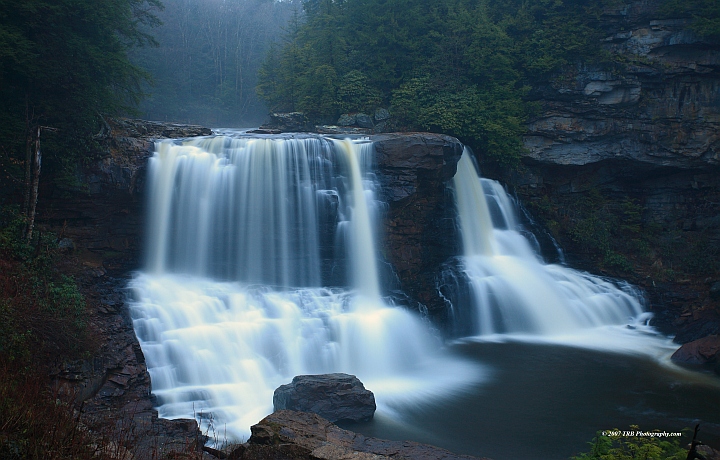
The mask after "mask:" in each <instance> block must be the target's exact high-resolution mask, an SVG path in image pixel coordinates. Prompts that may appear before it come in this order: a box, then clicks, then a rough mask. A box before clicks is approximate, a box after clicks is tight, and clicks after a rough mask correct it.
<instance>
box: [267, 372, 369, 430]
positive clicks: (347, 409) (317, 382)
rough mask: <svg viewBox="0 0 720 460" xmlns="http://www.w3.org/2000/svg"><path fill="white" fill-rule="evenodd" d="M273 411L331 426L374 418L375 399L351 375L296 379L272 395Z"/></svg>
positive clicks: (300, 377)
mask: <svg viewBox="0 0 720 460" xmlns="http://www.w3.org/2000/svg"><path fill="white" fill-rule="evenodd" d="M273 406H274V407H275V410H276V411H279V410H284V409H288V410H296V411H302V412H312V413H314V414H318V415H320V416H322V417H324V418H326V419H328V420H330V421H331V422H336V421H339V420H348V421H354V422H359V421H367V420H370V419H372V418H373V415H374V414H375V396H374V395H373V394H372V392H371V391H369V390H366V389H365V386H364V385H363V384H362V382H361V381H360V380H358V378H357V377H355V376H354V375H348V374H319V375H298V376H296V377H295V378H293V380H292V382H291V383H288V384H287V385H282V386H280V387H278V388H277V389H276V390H275V393H274V394H273Z"/></svg>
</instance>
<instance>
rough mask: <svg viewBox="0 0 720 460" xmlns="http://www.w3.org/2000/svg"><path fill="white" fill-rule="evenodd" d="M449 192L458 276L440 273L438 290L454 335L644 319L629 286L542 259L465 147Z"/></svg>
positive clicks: (553, 331) (545, 331) (511, 205)
mask: <svg viewBox="0 0 720 460" xmlns="http://www.w3.org/2000/svg"><path fill="white" fill-rule="evenodd" d="M453 189H454V193H455V199H456V205H457V210H458V218H459V223H460V231H461V234H462V246H463V255H462V257H461V258H460V262H461V263H460V266H461V267H460V269H459V270H460V271H462V275H460V276H459V277H458V276H457V271H458V270H457V269H456V270H455V275H453V273H446V274H445V277H444V278H445V280H444V282H445V284H444V286H442V288H441V292H443V291H444V292H443V295H444V296H445V297H446V299H448V302H449V303H451V304H452V316H453V320H454V327H455V334H456V335H480V336H492V335H498V334H502V335H507V334H529V335H537V336H552V335H562V334H569V333H576V332H578V331H582V330H584V329H590V328H597V327H601V326H611V325H625V324H630V323H636V322H638V321H640V322H641V321H644V320H646V319H647V316H648V315H647V314H646V313H644V312H643V306H642V304H641V299H642V296H641V295H640V294H639V292H637V291H636V290H635V289H634V288H632V287H631V286H630V285H628V284H627V283H619V284H616V283H613V282H611V281H609V280H606V279H603V278H600V277H597V276H593V275H590V274H588V273H583V272H580V271H577V270H573V269H571V268H568V267H566V266H563V265H556V264H546V263H544V262H543V260H542V259H541V257H540V256H539V251H538V250H537V248H534V247H533V245H532V244H531V240H530V239H528V238H527V237H526V234H527V232H522V231H521V230H522V225H521V224H520V223H519V220H518V217H517V206H516V204H515V202H514V201H513V199H512V198H511V197H510V196H508V194H507V193H506V192H505V190H504V189H503V187H502V186H501V185H500V184H499V183H497V182H495V181H492V180H489V179H482V178H480V177H479V175H478V172H477V169H476V167H475V165H474V163H473V161H472V158H471V152H470V151H469V150H466V151H465V152H464V153H463V155H462V157H461V159H460V161H459V163H458V171H457V174H456V175H455V178H454V181H453ZM453 278H454V279H453ZM458 278H460V279H458Z"/></svg>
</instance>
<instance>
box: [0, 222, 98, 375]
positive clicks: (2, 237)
mask: <svg viewBox="0 0 720 460" xmlns="http://www.w3.org/2000/svg"><path fill="white" fill-rule="evenodd" d="M0 224H2V225H1V228H2V230H0V268H1V269H0V337H2V341H0V357H1V358H2V359H4V360H6V361H8V362H15V363H18V364H19V365H27V366H31V365H37V364H39V363H41V362H43V363H46V362H47V360H48V359H57V358H58V357H60V356H64V357H79V356H81V355H82V354H83V353H86V352H88V350H89V349H90V348H91V347H92V336H91V334H90V333H89V331H88V329H87V327H86V324H85V317H86V311H85V310H86V305H85V299H84V297H83V296H82V294H81V293H80V292H79V290H78V288H77V285H76V283H75V281H74V280H73V279H72V278H70V277H68V276H65V275H63V274H61V273H60V272H59V271H58V270H57V267H56V264H57V260H58V257H59V253H58V249H57V242H56V238H55V236H54V235H52V234H47V233H46V234H42V235H39V236H38V237H37V238H36V240H35V241H32V242H30V243H28V242H27V241H26V240H25V239H24V238H22V237H21V236H20V235H21V232H22V229H23V228H24V220H23V219H22V218H20V217H19V213H18V212H17V210H15V209H11V208H3V209H2V213H1V215H0Z"/></svg>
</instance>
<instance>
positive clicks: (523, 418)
mask: <svg viewBox="0 0 720 460" xmlns="http://www.w3.org/2000/svg"><path fill="white" fill-rule="evenodd" d="M452 350H453V352H454V353H457V354H459V355H462V356H465V357H466V358H468V359H470V360H472V361H475V362H477V363H481V364H483V365H484V366H485V367H486V368H487V369H488V371H489V372H488V373H489V377H488V379H487V380H486V381H485V382H483V383H481V384H478V385H476V386H473V387H472V388H470V389H468V390H466V391H464V392H462V393H459V394H456V395H454V396H451V397H446V398H443V399H442V400H435V401H427V402H423V403H420V404H413V405H404V406H397V407H395V409H396V410H397V415H396V416H393V417H388V416H387V415H384V414H383V412H382V411H380V412H379V413H378V415H377V416H376V418H375V419H374V420H373V421H371V422H369V423H366V424H355V425H352V426H347V425H346V426H345V428H348V429H352V430H354V431H357V432H360V433H363V434H365V435H367V436H375V437H381V438H387V439H395V440H405V439H408V440H414V441H418V442H424V443H430V444H434V445H437V446H440V447H443V448H446V449H449V450H451V451H454V452H457V453H466V454H471V455H477V456H486V457H490V458H493V459H495V460H503V459H532V460H538V459H540V460H543V459H567V458H568V457H570V456H572V455H574V454H577V453H579V452H582V451H586V450H587V449H588V445H587V443H588V442H589V441H590V440H591V439H592V438H593V436H594V435H595V433H596V432H597V431H600V430H609V429H612V428H619V429H628V428H629V427H630V425H638V426H639V428H640V429H641V430H645V431H650V430H653V429H660V430H664V431H668V432H680V431H683V430H685V429H691V428H692V427H694V426H695V424H696V423H700V425H701V429H700V430H701V431H700V436H699V438H700V439H702V440H703V441H704V442H705V443H706V444H709V445H711V446H715V447H716V448H717V447H720V378H718V377H714V376H711V375H706V374H698V373H692V372H689V371H684V370H681V369H677V368H673V367H671V366H670V367H669V366H667V365H661V364H659V363H658V362H657V361H656V360H655V359H651V358H646V357H641V356H632V355H627V354H617V353H607V352H600V351H594V350H588V349H583V348H573V347H567V346H559V345H549V344H530V343H521V342H510V343H476V342H469V343H461V344H456V345H453V346H452ZM689 439H690V437H688V436H687V433H685V435H684V436H683V437H682V438H681V443H682V444H685V443H687V442H689Z"/></svg>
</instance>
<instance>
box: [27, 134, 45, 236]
mask: <svg viewBox="0 0 720 460" xmlns="http://www.w3.org/2000/svg"><path fill="white" fill-rule="evenodd" d="M40 131H41V128H40V126H38V128H37V137H36V138H35V148H34V155H33V158H32V159H33V161H32V184H31V186H30V187H29V190H28V191H26V193H28V192H29V203H28V210H27V222H28V224H27V232H26V233H25V239H27V241H28V242H30V240H31V239H32V232H33V227H34V226H35V208H36V207H37V199H38V187H39V185H40V167H41V165H42V155H41V153H40Z"/></svg>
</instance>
